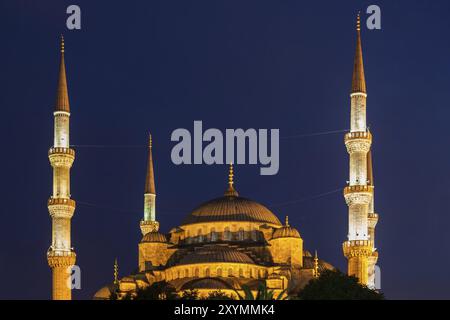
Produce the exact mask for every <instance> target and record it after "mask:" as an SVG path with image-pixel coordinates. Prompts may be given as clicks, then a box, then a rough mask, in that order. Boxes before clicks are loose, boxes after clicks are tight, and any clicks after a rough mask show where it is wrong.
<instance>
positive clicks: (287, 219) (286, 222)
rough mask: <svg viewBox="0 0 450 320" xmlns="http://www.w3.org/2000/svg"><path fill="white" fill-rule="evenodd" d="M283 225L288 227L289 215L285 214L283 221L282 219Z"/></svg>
mask: <svg viewBox="0 0 450 320" xmlns="http://www.w3.org/2000/svg"><path fill="white" fill-rule="evenodd" d="M284 225H285V226H286V227H289V216H286V218H285V221H284Z"/></svg>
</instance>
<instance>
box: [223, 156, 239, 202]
mask: <svg viewBox="0 0 450 320" xmlns="http://www.w3.org/2000/svg"><path fill="white" fill-rule="evenodd" d="M238 195H239V194H238V192H237V191H236V189H234V172H233V163H232V162H231V163H230V171H229V172H228V189H227V191H225V196H227V197H237V196H238Z"/></svg>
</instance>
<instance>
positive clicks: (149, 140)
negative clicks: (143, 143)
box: [148, 133, 152, 149]
mask: <svg viewBox="0 0 450 320" xmlns="http://www.w3.org/2000/svg"><path fill="white" fill-rule="evenodd" d="M148 147H149V148H150V149H151V148H152V134H151V133H149V134H148Z"/></svg>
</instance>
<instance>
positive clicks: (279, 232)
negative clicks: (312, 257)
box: [272, 216, 301, 239]
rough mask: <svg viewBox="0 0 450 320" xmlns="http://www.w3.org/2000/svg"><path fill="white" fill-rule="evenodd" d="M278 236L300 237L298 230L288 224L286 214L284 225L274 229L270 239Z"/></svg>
mask: <svg viewBox="0 0 450 320" xmlns="http://www.w3.org/2000/svg"><path fill="white" fill-rule="evenodd" d="M278 238H301V236H300V232H298V230H297V229H295V228H294V227H291V226H290V225H289V218H288V216H286V222H285V224H284V226H282V227H281V228H278V229H276V230H275V231H274V232H273V235H272V239H278Z"/></svg>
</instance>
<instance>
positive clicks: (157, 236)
mask: <svg viewBox="0 0 450 320" xmlns="http://www.w3.org/2000/svg"><path fill="white" fill-rule="evenodd" d="M141 242H167V238H166V236H165V235H163V234H162V233H159V232H158V231H152V232H149V233H146V234H145V235H144V236H143V237H142V240H141Z"/></svg>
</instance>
